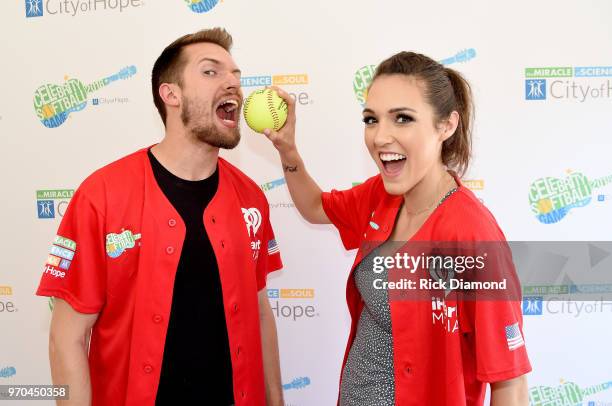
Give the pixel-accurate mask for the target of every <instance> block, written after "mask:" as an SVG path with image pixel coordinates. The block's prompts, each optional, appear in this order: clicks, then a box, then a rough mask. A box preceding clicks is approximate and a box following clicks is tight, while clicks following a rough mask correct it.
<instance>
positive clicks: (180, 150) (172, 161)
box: [151, 133, 219, 180]
mask: <svg viewBox="0 0 612 406" xmlns="http://www.w3.org/2000/svg"><path fill="white" fill-rule="evenodd" d="M151 152H152V153H153V155H154V156H155V158H156V159H157V160H158V161H159V163H161V164H162V165H163V166H164V168H166V169H167V170H168V171H170V173H172V174H173V175H175V176H177V177H179V178H181V179H185V180H202V179H206V178H208V177H209V176H211V175H212V174H213V173H214V172H215V169H216V168H217V162H218V160H219V148H215V147H212V146H210V145H209V144H206V143H204V142H201V141H198V140H197V139H193V137H190V136H188V135H187V134H180V135H179V134H168V133H166V136H165V137H164V139H163V140H162V141H161V142H160V143H159V144H157V145H155V146H153V148H151Z"/></svg>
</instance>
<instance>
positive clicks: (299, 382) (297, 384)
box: [283, 376, 310, 390]
mask: <svg viewBox="0 0 612 406" xmlns="http://www.w3.org/2000/svg"><path fill="white" fill-rule="evenodd" d="M309 385H310V378H309V377H307V376H301V377H299V378H295V379H294V380H292V381H291V382H289V383H285V384H283V390H290V389H304V388H305V387H307V386H309Z"/></svg>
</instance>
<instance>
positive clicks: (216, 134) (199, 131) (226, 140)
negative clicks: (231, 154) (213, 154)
mask: <svg viewBox="0 0 612 406" xmlns="http://www.w3.org/2000/svg"><path fill="white" fill-rule="evenodd" d="M182 101H183V111H182V112H181V121H182V122H183V125H184V126H185V128H186V129H187V131H188V132H190V133H191V135H192V136H193V137H195V138H196V139H197V140H198V141H201V142H205V143H206V144H209V145H210V146H213V147H216V148H224V149H233V148H234V147H236V145H238V143H239V142H240V126H239V125H236V128H228V130H229V134H223V133H222V132H220V131H219V130H218V129H217V128H216V127H215V125H214V123H212V122H211V123H208V124H192V122H193V118H194V117H201V116H203V110H204V109H203V108H202V106H197V107H199V108H196V107H195V106H194V105H193V104H192V103H191V102H190V101H189V99H187V98H186V97H184V96H183V100H182ZM213 114H217V113H216V112H213ZM239 116H240V114H239V113H238V114H237V115H236V117H239Z"/></svg>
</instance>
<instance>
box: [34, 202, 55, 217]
mask: <svg viewBox="0 0 612 406" xmlns="http://www.w3.org/2000/svg"><path fill="white" fill-rule="evenodd" d="M36 204H37V205H38V218H39V219H54V218H55V204H54V203H53V200H38V201H37V202H36Z"/></svg>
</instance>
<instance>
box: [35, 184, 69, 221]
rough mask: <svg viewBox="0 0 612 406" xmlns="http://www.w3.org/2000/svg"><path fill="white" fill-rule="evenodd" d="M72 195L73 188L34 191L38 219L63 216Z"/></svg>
mask: <svg viewBox="0 0 612 406" xmlns="http://www.w3.org/2000/svg"><path fill="white" fill-rule="evenodd" d="M72 196H74V189H53V190H37V191H36V211H37V213H38V218H39V219H54V218H56V217H64V213H65V212H66V207H68V203H69V202H70V199H72Z"/></svg>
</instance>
